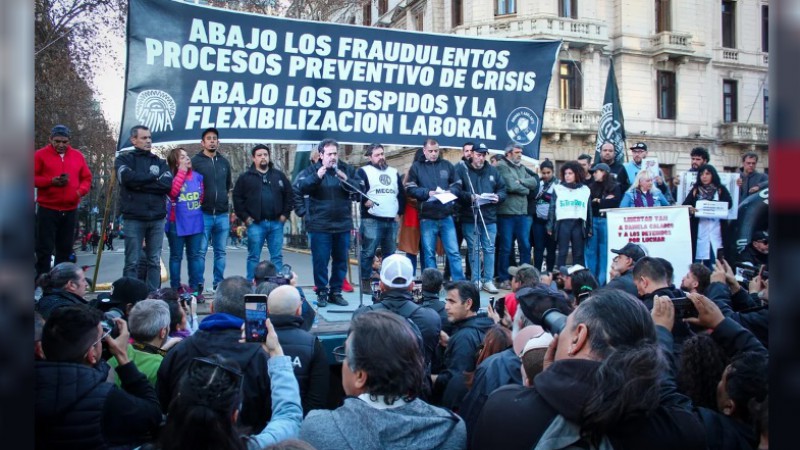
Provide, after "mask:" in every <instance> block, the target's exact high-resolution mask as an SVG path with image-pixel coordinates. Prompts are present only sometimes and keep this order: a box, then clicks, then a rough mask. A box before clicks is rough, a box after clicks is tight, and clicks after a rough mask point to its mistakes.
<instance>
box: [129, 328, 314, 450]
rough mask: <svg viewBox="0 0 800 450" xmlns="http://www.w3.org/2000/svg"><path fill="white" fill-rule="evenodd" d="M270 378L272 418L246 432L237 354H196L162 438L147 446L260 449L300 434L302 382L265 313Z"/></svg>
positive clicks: (162, 448) (266, 348) (175, 400)
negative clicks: (241, 418)
mask: <svg viewBox="0 0 800 450" xmlns="http://www.w3.org/2000/svg"><path fill="white" fill-rule="evenodd" d="M267 330H268V333H267V341H266V342H265V343H262V344H261V346H262V347H263V349H264V351H265V352H267V353H269V355H270V358H269V363H268V371H269V379H270V390H271V392H272V418H271V419H270V421H269V423H268V424H267V426H266V427H265V428H264V429H263V430H261V432H260V433H257V434H253V435H247V434H245V433H242V432H240V431H239V430H238V429H237V427H236V422H237V419H238V418H239V410H240V408H241V404H242V378H243V376H244V375H243V374H242V372H241V369H240V368H239V367H238V364H236V362H235V361H233V360H228V359H225V358H223V357H221V356H219V355H211V356H208V357H205V358H194V359H193V360H192V361H191V362H190V363H189V367H188V369H187V370H186V372H184V375H183V377H182V378H181V381H180V387H179V392H178V395H177V396H176V397H175V399H174V400H173V401H172V403H171V404H170V405H169V414H168V415H167V422H166V424H165V425H164V428H163V429H162V431H161V434H160V438H159V440H158V442H156V443H155V444H153V445H152V446H145V447H143V448H144V449H148V448H157V449H161V450H167V449H175V450H178V449H189V448H192V449H194V448H215V449H250V450H255V449H261V448H264V447H265V446H267V445H271V444H274V443H276V442H279V441H282V440H285V439H290V438H296V437H297V435H298V433H299V431H300V423H301V421H302V420H303V410H302V408H301V407H300V388H299V387H298V384H297V379H295V377H294V369H292V362H291V358H290V357H289V356H284V354H283V348H281V345H280V343H279V342H278V335H277V334H276V333H275V329H274V328H273V327H272V324H271V323H270V321H269V319H267Z"/></svg>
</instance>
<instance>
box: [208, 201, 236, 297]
mask: <svg viewBox="0 0 800 450" xmlns="http://www.w3.org/2000/svg"><path fill="white" fill-rule="evenodd" d="M203 227H204V233H203V243H202V244H201V248H200V251H201V252H202V253H203V266H204V267H205V255H206V252H208V244H209V241H211V245H212V246H213V247H214V288H216V287H217V285H218V284H219V282H220V281H222V280H223V279H224V278H225V244H226V242H227V240H228V233H229V232H230V230H231V222H230V219H229V218H228V213H222V214H216V215H213V214H206V213H203ZM204 272H205V270H204ZM200 282H202V283H205V277H202V278H201V279H200Z"/></svg>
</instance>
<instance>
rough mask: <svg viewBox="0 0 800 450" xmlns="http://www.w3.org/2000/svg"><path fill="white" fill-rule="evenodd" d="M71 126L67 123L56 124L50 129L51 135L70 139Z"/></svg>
mask: <svg viewBox="0 0 800 450" xmlns="http://www.w3.org/2000/svg"><path fill="white" fill-rule="evenodd" d="M69 134H70V133H69V128H67V127H66V126H65V125H56V126H54V127H53V129H52V130H50V137H56V136H63V137H65V138H67V139H69Z"/></svg>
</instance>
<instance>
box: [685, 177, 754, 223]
mask: <svg viewBox="0 0 800 450" xmlns="http://www.w3.org/2000/svg"><path fill="white" fill-rule="evenodd" d="M738 179H739V173H729V172H720V173H719V180H720V181H721V182H722V185H723V186H725V187H726V188H727V189H728V192H730V193H731V199H732V200H733V208H731V209H730V210H728V217H727V219H728V220H736V219H737V218H738V217H739V208H738V207H737V205H738V204H739V186H737V185H736V180H738ZM696 181H697V172H682V173H681V184H680V185H678V198H676V199H675V201H676V202H678V204H681V203H683V201H684V200H686V196H687V195H689V192H690V191H691V190H692V188H693V187H694V184H695V182H696Z"/></svg>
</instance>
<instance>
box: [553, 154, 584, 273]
mask: <svg viewBox="0 0 800 450" xmlns="http://www.w3.org/2000/svg"><path fill="white" fill-rule="evenodd" d="M583 179H584V175H583V167H581V165H580V163H579V162H578V161H567V162H565V163H564V165H562V166H561V184H558V185H556V186H555V187H554V188H553V196H552V198H551V199H550V212H549V220H548V223H547V234H549V235H550V236H553V238H554V239H555V240H556V242H557V243H558V244H557V245H558V257H557V258H556V263H557V266H558V267H561V266H563V265H565V264H566V263H567V252H569V247H570V244H572V264H581V265H584V264H586V261H585V260H584V258H583V250H584V247H585V245H586V244H585V242H586V239H587V238H589V237H592V233H593V232H592V212H591V208H590V204H589V195H590V191H589V188H588V187H586V185H585V184H583Z"/></svg>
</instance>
